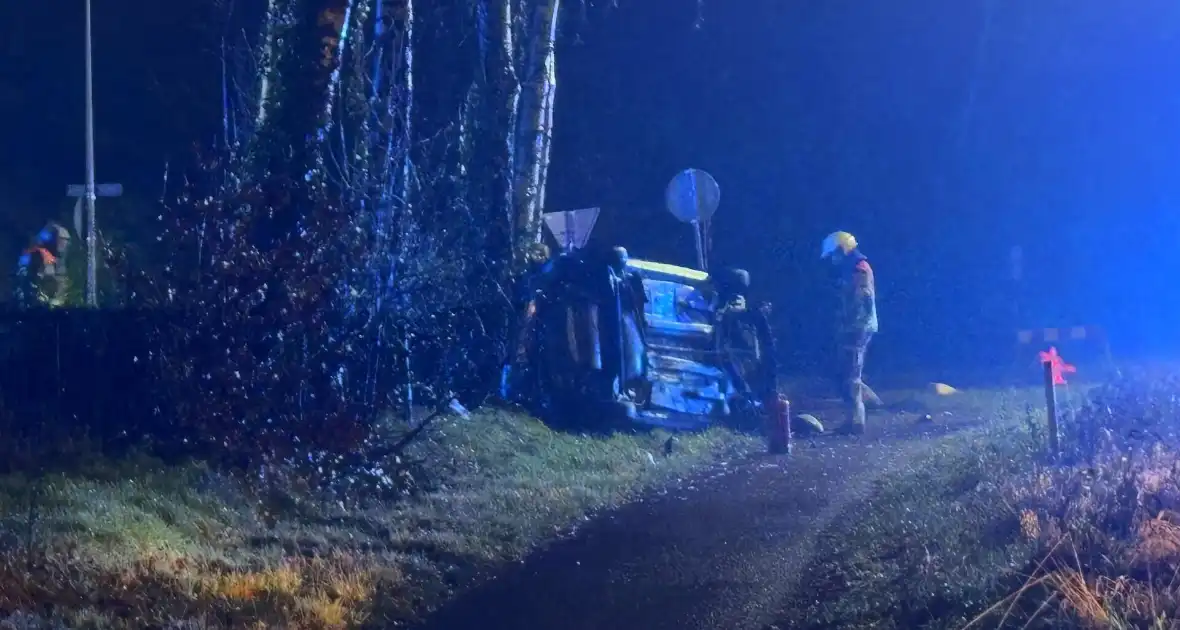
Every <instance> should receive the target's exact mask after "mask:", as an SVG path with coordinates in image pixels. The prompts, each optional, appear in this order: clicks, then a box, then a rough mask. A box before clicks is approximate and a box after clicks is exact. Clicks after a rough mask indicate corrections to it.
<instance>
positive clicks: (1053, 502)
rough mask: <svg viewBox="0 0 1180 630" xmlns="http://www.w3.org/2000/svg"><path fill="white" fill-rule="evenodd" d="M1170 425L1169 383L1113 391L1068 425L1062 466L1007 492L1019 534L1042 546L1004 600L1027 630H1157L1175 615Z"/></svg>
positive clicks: (1175, 462) (1178, 522) (1179, 454)
mask: <svg viewBox="0 0 1180 630" xmlns="http://www.w3.org/2000/svg"><path fill="white" fill-rule="evenodd" d="M1178 422H1180V380H1178V379H1177V378H1176V377H1174V376H1167V377H1162V378H1154V379H1143V378H1128V379H1124V380H1121V381H1119V382H1116V383H1112V384H1109V385H1107V386H1104V387H1102V388H1099V389H1097V390H1095V391H1094V392H1093V393H1092V394H1091V397H1090V401H1089V402H1088V403H1087V404H1086V405H1084V406H1083V407H1082V409H1080V410H1079V411H1078V413H1077V414H1076V418H1074V419H1072V420H1071V421H1070V422H1069V423H1068V424H1067V425H1066V427H1067V429H1069V430H1068V431H1067V432H1066V434H1065V435H1066V439H1065V440H1063V447H1065V448H1066V452H1067V456H1068V457H1069V458H1070V459H1071V461H1070V463H1069V464H1068V465H1066V466H1063V467H1051V466H1040V467H1038V468H1037V469H1036V470H1035V471H1033V472H1031V473H1029V474H1027V475H1023V476H1020V477H1017V478H1015V479H1012V480H1011V481H1010V482H1009V483H1008V484H1006V486H1005V487H1006V494H1007V496H1008V498H1009V501H1010V503H1011V505H1012V508H1013V510H1015V511H1016V512H1017V513H1018V514H1019V515H1020V521H1021V526H1022V535H1023V536H1024V537H1026V538H1027V539H1030V540H1033V541H1035V542H1036V543H1037V544H1038V545H1040V547H1041V550H1042V554H1041V559H1040V560H1039V561H1038V562H1037V563H1036V564H1035V565H1034V566H1030V567H1029V574H1030V578H1029V581H1028V583H1027V584H1026V586H1025V588H1023V589H1021V591H1019V592H1018V593H1017V594H1016V595H1014V596H1013V598H1012V599H1013V601H1017V602H1019V603H1020V606H1017V607H1016V610H1024V611H1025V612H1027V616H1028V617H1031V618H1033V619H1034V621H1028V623H1035V620H1038V619H1039V620H1042V621H1043V622H1044V623H1046V624H1047V623H1050V622H1051V621H1050V620H1051V619H1053V618H1057V620H1058V621H1063V622H1068V623H1072V624H1075V625H1080V626H1082V627H1088V628H1124V627H1160V628H1163V627H1170V626H1168V625H1167V624H1166V623H1164V621H1161V620H1172V619H1180V582H1178V580H1177V579H1176V578H1177V575H1178V574H1177V568H1178V567H1180V441H1178V440H1177V430H1178V428H1180V425H1178ZM1022 623H1025V621H1022ZM1169 623H1170V622H1169ZM1161 624H1162V625H1161ZM1029 627H1036V626H1029Z"/></svg>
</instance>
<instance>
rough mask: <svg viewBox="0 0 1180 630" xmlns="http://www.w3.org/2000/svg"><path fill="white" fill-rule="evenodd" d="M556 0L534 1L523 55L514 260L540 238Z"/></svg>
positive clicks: (550, 130) (557, 10) (552, 86)
mask: <svg viewBox="0 0 1180 630" xmlns="http://www.w3.org/2000/svg"><path fill="white" fill-rule="evenodd" d="M560 11H561V0H537V2H536V6H535V7H534V9H533V16H532V25H531V28H530V29H529V35H530V37H529V38H530V40H531V41H529V42H528V53H527V55H526V66H525V70H524V73H525V77H526V79H525V83H524V89H523V91H522V93H521V100H520V119H519V121H518V129H517V140H516V147H517V154H516V158H517V163H516V166H517V170H516V173H517V174H516V206H515V212H516V217H515V229H516V243H515V255H516V257H517V260H516V264H517V266H518V267H519V265H520V264H521V260H520V256H522V255H524V253H525V252H527V251H529V249H530V248H531V246H532V245H534V244H536V243H537V242H539V241H540V240H541V213H542V212H543V211H544V203H545V178H546V176H547V175H548V171H549V145H550V140H551V137H552V133H553V96H554V93H555V92H556V89H557V74H556V56H557V55H556V40H557V19H558V15H559V14H560Z"/></svg>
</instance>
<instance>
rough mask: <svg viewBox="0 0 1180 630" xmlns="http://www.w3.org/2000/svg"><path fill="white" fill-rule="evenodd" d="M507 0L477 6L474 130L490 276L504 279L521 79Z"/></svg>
mask: <svg viewBox="0 0 1180 630" xmlns="http://www.w3.org/2000/svg"><path fill="white" fill-rule="evenodd" d="M512 9H513V3H512V0H483V6H482V7H481V8H480V13H481V14H482V15H481V19H484V20H486V23H485V24H481V25H480V30H481V31H482V34H486V37H487V46H486V48H485V49H484V50H482V51H481V56H482V59H481V61H482V64H481V70H482V73H481V76H482V82H483V85H481V87H482V88H483V92H484V97H483V100H482V104H483V116H481V119H482V120H481V121H480V123H481V124H480V126H481V129H480V133H479V136H480V138H481V139H482V140H483V142H481V143H480V144H481V145H482V147H481V149H482V150H479V151H477V155H478V159H479V160H481V161H482V162H483V163H484V164H485V165H486V166H484V168H488V169H490V170H488V171H487V172H486V173H485V174H484V177H485V178H486V179H487V182H488V184H487V188H486V190H487V198H486V199H484V200H483V203H485V204H486V206H487V209H488V219H489V220H488V238H487V260H488V262H489V267H490V270H491V272H492V280H493V281H495V282H497V283H504V282H506V281H507V280H508V278H509V276H510V274H511V273H512V270H513V268H514V263H515V262H516V261H517V260H518V258H517V256H516V252H515V249H516V248H515V242H514V241H515V238H514V236H515V235H514V232H515V227H516V216H515V214H516V213H515V201H516V200H515V195H514V188H515V179H516V123H517V117H518V112H517V107H518V105H519V102H520V82H519V80H518V79H517V74H516V67H515V55H514V49H515V38H514V37H513V22H514V12H513V10H512Z"/></svg>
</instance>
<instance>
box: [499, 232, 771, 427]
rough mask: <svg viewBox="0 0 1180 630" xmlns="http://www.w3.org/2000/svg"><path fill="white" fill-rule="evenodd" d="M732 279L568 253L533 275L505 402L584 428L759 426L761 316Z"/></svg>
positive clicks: (763, 370)
mask: <svg viewBox="0 0 1180 630" xmlns="http://www.w3.org/2000/svg"><path fill="white" fill-rule="evenodd" d="M748 284H749V280H748V276H747V275H746V273H745V272H744V271H740V270H727V271H726V272H722V273H720V274H709V273H706V272H704V271H700V270H696V269H690V268H686V267H678V266H675V265H669V264H664V263H659V262H652V261H647V260H636V259H631V258H629V257H628V256H627V253H626V250H624V249H623V248H621V247H615V248H611V249H606V250H589V249H588V250H574V251H569V252H565V253H561V254H558V255H556V256H554V257H552V258H550V259H548V260H547V261H545V262H544V263H543V264H541V265H540V266H539V269H538V270H537V272H536V273H535V274H534V276H533V277H532V278H531V279H530V284H529V287H528V292H529V298H530V299H529V301H528V307H527V312H526V316H525V318H524V325H523V327H522V331H521V337H520V343H519V346H518V351H517V354H516V357H515V359H514V361H513V362H512V365H511V366H510V369H509V370H507V371H506V374H505V382H504V387H505V390H506V391H505V393H506V394H507V395H508V396H509V397H510V398H513V399H516V400H518V401H520V402H522V403H524V404H526V405H528V406H530V407H532V408H533V410H534V411H535V412H537V413H538V414H540V415H541V416H542V417H546V418H547V419H549V420H551V421H554V422H559V423H563V424H570V423H576V424H578V425H580V426H584V427H598V428H607V427H616V426H619V425H620V424H621V423H639V424H646V425H655V426H662V427H667V428H673V429H699V428H703V427H706V426H709V425H713V424H717V423H724V424H727V425H730V426H736V427H742V428H755V427H758V426H760V423H761V420H762V414H761V412H760V409H761V407H762V406H763V403H764V402H766V401H768V400H772V399H774V400H777V387H776V372H777V366H776V365H775V362H774V356H775V353H774V341H773V338H772V335H771V334H770V329H769V326H768V325H767V318H766V315H767V313H766V308H752V307H751V306H750V305H748V304H747V302H746V295H745V293H746V288H747V287H748Z"/></svg>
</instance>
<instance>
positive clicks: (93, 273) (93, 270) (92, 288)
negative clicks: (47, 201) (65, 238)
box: [66, 164, 123, 307]
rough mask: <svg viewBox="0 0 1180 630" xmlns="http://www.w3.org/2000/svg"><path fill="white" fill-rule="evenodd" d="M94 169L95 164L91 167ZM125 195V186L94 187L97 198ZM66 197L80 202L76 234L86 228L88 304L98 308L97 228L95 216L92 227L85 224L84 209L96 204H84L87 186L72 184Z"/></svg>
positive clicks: (76, 215) (75, 212)
mask: <svg viewBox="0 0 1180 630" xmlns="http://www.w3.org/2000/svg"><path fill="white" fill-rule="evenodd" d="M91 167H93V164H92V165H91ZM93 170H94V169H93V168H90V169H88V170H87V173H92V172H93ZM122 195H123V184H98V185H97V186H95V187H94V196H95V197H120V196H122ZM66 196H67V197H76V198H77V199H78V201H77V202H76V203H74V233H75V234H78V235H81V234H82V228H83V227H86V228H87V230H86V304H88V305H89V306H91V307H95V306H98V279H97V273H98V252H97V249H98V244H97V243H96V242H95V241H96V239H95V234H96V230H97V228H96V227H95V225H94V224H95V223H97V221H96V220H95V217H94V214H93V213H91V214H90V225H84V224H83V221H82V219H83V214H85V213H84V212H83V210H84V208H85V207H86V206H87V205H89V206H91V210H93V209H94V204H92V203H91V204H87V203H84V202H85V201H86V185H85V184H70V185H69V186H66Z"/></svg>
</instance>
